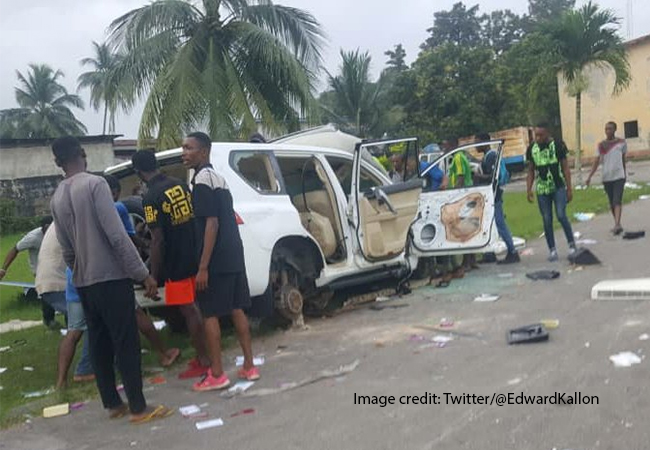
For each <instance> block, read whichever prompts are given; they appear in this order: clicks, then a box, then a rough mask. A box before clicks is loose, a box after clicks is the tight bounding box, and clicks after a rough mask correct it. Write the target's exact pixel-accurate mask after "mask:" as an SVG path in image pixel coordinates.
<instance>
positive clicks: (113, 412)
mask: <svg viewBox="0 0 650 450" xmlns="http://www.w3.org/2000/svg"><path fill="white" fill-rule="evenodd" d="M128 413H129V407H128V406H126V405H125V404H124V403H122V405H120V406H118V407H117V408H113V409H110V410H109V413H108V418H109V419H121V418H122V417H124V416H126V415H127V414H128Z"/></svg>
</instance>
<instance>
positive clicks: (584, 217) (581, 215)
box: [573, 212, 596, 222]
mask: <svg viewBox="0 0 650 450" xmlns="http://www.w3.org/2000/svg"><path fill="white" fill-rule="evenodd" d="M595 216H596V214H594V213H585V212H577V213H575V214H574V215H573V217H575V218H576V220H578V221H579V222H588V221H590V220H591V219H593V218H594V217H595Z"/></svg>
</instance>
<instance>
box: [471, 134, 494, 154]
mask: <svg viewBox="0 0 650 450" xmlns="http://www.w3.org/2000/svg"><path fill="white" fill-rule="evenodd" d="M474 140H475V142H476V143H479V142H487V141H489V140H490V135H489V134H487V133H478V134H477V135H476V136H474ZM476 150H478V151H479V152H482V153H485V152H487V151H488V150H490V146H489V145H481V146H480V147H477V148H476Z"/></svg>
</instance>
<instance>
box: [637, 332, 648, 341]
mask: <svg viewBox="0 0 650 450" xmlns="http://www.w3.org/2000/svg"><path fill="white" fill-rule="evenodd" d="M648 339H650V336H649V335H648V334H647V333H643V334H642V335H641V336H639V340H640V341H647V340H648Z"/></svg>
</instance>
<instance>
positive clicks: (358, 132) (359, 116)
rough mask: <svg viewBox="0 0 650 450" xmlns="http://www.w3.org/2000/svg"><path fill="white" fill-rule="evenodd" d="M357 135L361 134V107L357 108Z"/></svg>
mask: <svg viewBox="0 0 650 450" xmlns="http://www.w3.org/2000/svg"><path fill="white" fill-rule="evenodd" d="M357 136H358V137H362V136H361V108H358V109H357Z"/></svg>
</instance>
